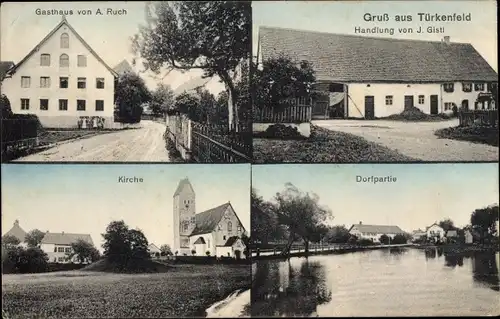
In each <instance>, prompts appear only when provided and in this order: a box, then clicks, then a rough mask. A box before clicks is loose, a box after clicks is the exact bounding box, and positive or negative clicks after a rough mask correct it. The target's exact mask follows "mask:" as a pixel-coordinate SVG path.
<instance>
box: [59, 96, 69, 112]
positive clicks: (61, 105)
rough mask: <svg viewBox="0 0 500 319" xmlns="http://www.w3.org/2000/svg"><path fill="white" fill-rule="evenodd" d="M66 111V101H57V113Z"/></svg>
mask: <svg viewBox="0 0 500 319" xmlns="http://www.w3.org/2000/svg"><path fill="white" fill-rule="evenodd" d="M67 110H68V100H63V99H61V100H59V111H67Z"/></svg>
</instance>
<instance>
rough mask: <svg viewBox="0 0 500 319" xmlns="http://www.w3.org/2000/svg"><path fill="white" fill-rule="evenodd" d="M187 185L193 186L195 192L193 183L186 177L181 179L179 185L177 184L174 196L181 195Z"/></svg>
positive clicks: (192, 189)
mask: <svg viewBox="0 0 500 319" xmlns="http://www.w3.org/2000/svg"><path fill="white" fill-rule="evenodd" d="M185 187H189V188H191V191H192V192H193V193H194V188H193V185H191V183H190V182H189V179H188V178H187V177H186V178H184V179H181V181H180V182H179V185H178V186H177V189H176V190H175V192H174V197H175V196H177V195H179V194H180V193H181V192H182V190H183V189H184V188H185Z"/></svg>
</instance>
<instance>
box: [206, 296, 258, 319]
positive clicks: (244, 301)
mask: <svg viewBox="0 0 500 319" xmlns="http://www.w3.org/2000/svg"><path fill="white" fill-rule="evenodd" d="M249 304H250V290H245V291H243V292H241V291H235V292H234V293H232V294H231V295H230V296H229V297H227V298H226V299H224V300H222V301H219V302H217V303H215V304H213V305H212V306H211V307H210V308H208V309H207V310H206V317H207V318H239V317H245V307H247V306H248V305H249Z"/></svg>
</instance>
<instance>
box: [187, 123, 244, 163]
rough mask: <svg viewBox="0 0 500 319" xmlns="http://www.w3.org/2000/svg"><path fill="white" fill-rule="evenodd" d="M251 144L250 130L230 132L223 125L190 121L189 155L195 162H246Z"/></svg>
mask: <svg viewBox="0 0 500 319" xmlns="http://www.w3.org/2000/svg"><path fill="white" fill-rule="evenodd" d="M251 145H252V142H251V133H250V132H247V131H243V132H241V131H239V132H230V131H229V129H228V128H227V127H225V126H220V125H206V124H201V123H196V122H192V125H191V156H192V158H193V159H194V160H195V161H197V162H203V163H247V162H250V158H251V154H252V147H251Z"/></svg>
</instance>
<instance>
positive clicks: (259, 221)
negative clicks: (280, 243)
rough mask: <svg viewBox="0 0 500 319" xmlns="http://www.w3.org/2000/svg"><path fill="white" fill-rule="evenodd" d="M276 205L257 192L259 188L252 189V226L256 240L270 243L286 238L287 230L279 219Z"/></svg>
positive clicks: (253, 236)
mask: <svg viewBox="0 0 500 319" xmlns="http://www.w3.org/2000/svg"><path fill="white" fill-rule="evenodd" d="M275 209H276V207H275V206H274V205H273V204H272V203H269V202H267V201H264V200H263V198H262V197H260V196H259V195H258V194H257V190H256V189H254V188H252V191H251V212H252V213H251V214H250V216H251V228H252V231H251V233H252V238H253V239H254V241H258V242H261V243H264V244H266V243H268V242H270V241H274V240H279V239H283V238H285V234H284V233H285V232H284V229H283V228H282V226H281V224H280V223H279V221H278V216H277V214H276V211H275Z"/></svg>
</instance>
